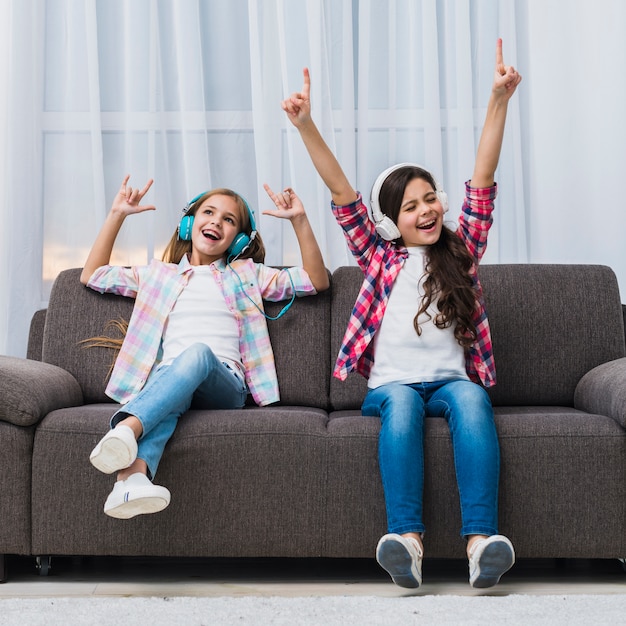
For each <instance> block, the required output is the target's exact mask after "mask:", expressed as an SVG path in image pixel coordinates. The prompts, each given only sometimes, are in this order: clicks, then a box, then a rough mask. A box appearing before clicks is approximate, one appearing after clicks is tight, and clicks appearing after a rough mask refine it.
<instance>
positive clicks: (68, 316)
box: [0, 265, 626, 558]
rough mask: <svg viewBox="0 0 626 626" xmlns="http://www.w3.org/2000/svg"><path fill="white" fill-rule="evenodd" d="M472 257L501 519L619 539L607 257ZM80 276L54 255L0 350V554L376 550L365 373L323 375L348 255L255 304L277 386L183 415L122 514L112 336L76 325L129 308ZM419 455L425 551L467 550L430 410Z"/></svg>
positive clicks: (562, 547) (530, 532)
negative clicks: (486, 354)
mask: <svg viewBox="0 0 626 626" xmlns="http://www.w3.org/2000/svg"><path fill="white" fill-rule="evenodd" d="M480 271H481V280H482V284H483V287H484V291H485V299H486V303H487V308H488V313H489V318H490V322H491V330H492V336H493V344H494V352H495V357H496V368H497V374H498V384H497V386H496V387H495V388H494V389H492V390H490V395H491V398H492V401H493V404H494V411H495V418H496V427H497V430H498V434H499V439H500V448H501V477H500V493H499V503H500V507H499V509H500V531H501V532H503V533H504V534H506V535H507V536H509V537H510V538H511V540H512V542H513V544H514V545H515V548H516V552H517V556H518V558H524V557H532V558H542V557H543V558H550V557H572V558H614V557H619V556H626V338H625V336H624V318H625V316H626V307H623V306H622V305H621V302H620V296H619V291H618V288H617V282H616V279H615V275H614V273H613V272H612V271H611V270H610V269H609V268H605V267H600V266H571V265H569V266H565V265H564V266H559V265H537V266H535V265H499V266H489V265H486V266H483V267H482V268H481V270H480ZM79 275H80V270H79V269H73V270H67V271H65V272H62V273H61V275H60V276H59V277H58V279H57V280H56V282H55V285H54V287H53V290H52V294H51V297H50V304H49V307H48V309H47V311H40V312H37V314H36V315H35V317H34V318H33V322H32V324H31V337H30V341H29V347H28V354H29V357H30V359H31V360H21V359H14V358H12V357H0V390H1V391H2V395H1V399H2V401H3V402H2V404H1V405H0V406H1V408H0V464H1V468H2V471H0V492H1V493H2V498H1V499H0V516H2V517H1V518H2V519H3V522H4V523H3V525H2V529H1V530H0V554H10V553H18V554H33V555H48V554H65V555H127V556H133V555H134V556H162V557H167V556H189V557H192V556H199V557H355V558H364V557H365V558H373V555H374V550H375V547H376V543H377V541H378V539H379V538H380V536H381V535H382V534H384V533H385V532H386V515H385V504H384V497H383V491H382V484H381V480H380V474H379V470H378V458H377V448H378V433H379V430H380V421H379V420H378V418H374V417H368V416H362V415H361V411H360V407H361V402H362V399H363V397H364V395H365V392H366V389H367V387H366V381H365V380H364V379H363V378H361V377H360V376H359V375H357V374H352V375H351V376H350V377H349V378H348V380H347V381H346V382H344V383H342V382H340V381H338V380H336V379H334V378H332V376H331V372H332V367H333V364H334V361H335V358H336V355H337V350H338V348H339V345H340V342H341V338H342V335H343V332H344V330H345V326H346V322H347V320H348V317H349V314H350V311H351V308H352V305H353V303H354V299H355V297H356V294H357V292H358V289H359V286H360V282H361V280H362V277H361V273H360V270H359V269H358V268H356V267H344V268H339V269H338V270H336V271H335V272H334V273H333V275H332V281H331V289H330V290H329V291H327V292H324V293H322V294H319V295H318V296H314V297H310V298H302V299H298V300H296V301H295V303H294V305H293V307H292V308H291V309H290V310H289V312H288V313H287V314H286V315H284V316H283V317H281V318H280V319H279V320H276V321H270V322H268V327H269V332H270V338H271V341H272V346H273V349H274V354H275V359H276V368H277V372H278V379H279V385H280V391H281V402H280V403H279V404H277V405H273V406H268V407H263V408H259V407H256V406H254V405H251V406H250V405H249V406H247V407H246V408H244V409H242V410H230V411H189V412H188V413H186V414H185V415H183V416H182V417H181V419H180V420H179V424H178V427H177V429H176V432H175V433H174V435H173V437H172V438H171V440H170V441H169V443H168V445H167V447H166V449H165V454H164V456H163V459H162V462H161V464H160V466H159V470H158V473H157V476H156V482H157V483H158V484H161V485H164V486H166V487H167V488H168V489H169V490H170V492H171V494H172V501H171V504H170V506H169V507H168V508H167V509H166V510H164V511H163V512H161V513H159V514H156V515H149V516H139V517H137V518H134V519H133V520H128V521H124V522H120V521H119V520H115V519H112V518H109V517H107V516H106V515H104V513H103V511H102V506H103V503H104V500H105V499H106V497H107V495H108V493H109V491H110V490H111V487H112V483H113V481H114V477H113V476H107V475H104V474H101V473H100V472H98V471H97V470H95V469H94V468H93V467H92V466H91V465H90V464H89V461H88V457H89V453H90V451H91V449H92V448H93V447H94V446H95V444H96V443H97V442H98V440H99V439H100V438H101V437H102V435H103V434H104V433H105V432H106V431H107V429H108V427H109V419H110V417H111V415H112V414H113V413H114V412H115V411H116V409H117V408H118V406H119V405H117V404H115V403H113V402H111V401H110V400H109V399H108V398H107V397H106V396H105V395H104V388H105V385H106V379H107V374H108V371H109V368H110V365H111V362H112V358H113V352H112V351H111V350H108V349H104V348H87V349H86V348H84V347H83V346H84V344H81V341H82V340H84V339H88V338H90V337H94V336H98V335H102V334H106V333H107V331H106V324H107V322H109V321H110V320H112V319H117V318H125V319H128V317H129V315H130V311H131V308H132V300H129V299H126V298H122V297H118V296H107V295H104V296H103V295H100V294H96V293H94V292H91V291H90V290H89V289H86V288H85V287H83V286H82V285H81V284H80V282H79V279H78V277H79ZM282 304H284V303H282ZM282 304H281V303H267V309H266V310H267V313H268V314H269V315H276V314H277V313H278V312H279V311H280V309H281V307H282ZM39 358H41V359H42V362H38V361H37V359H39ZM425 470H426V473H425V485H424V504H425V520H424V521H425V524H426V528H427V532H426V539H425V540H426V545H427V550H426V553H427V557H429V558H430V557H443V558H463V556H464V550H465V544H464V540H463V539H462V538H461V537H460V536H459V529H460V526H461V522H460V509H459V499H458V493H457V488H456V481H455V470H454V459H453V454H452V445H451V440H450V433H449V430H448V427H447V424H446V422H445V420H444V419H443V418H432V417H427V418H426V420H425ZM68 474H70V475H72V476H73V477H74V479H73V480H72V481H68V480H67V475H68ZM59 494H63V497H59ZM77 520H80V523H77Z"/></svg>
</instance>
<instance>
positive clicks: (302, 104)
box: [281, 67, 311, 128]
mask: <svg viewBox="0 0 626 626" xmlns="http://www.w3.org/2000/svg"><path fill="white" fill-rule="evenodd" d="M302 73H303V74H304V84H303V85H302V91H297V92H295V93H292V94H291V96H289V98H287V99H286V100H283V101H282V103H281V107H282V109H283V111H285V113H287V117H288V118H289V121H290V122H291V123H292V124H293V125H294V126H295V127H296V128H299V127H300V126H303V125H304V124H305V123H306V122H308V121H310V119H311V77H310V76H309V70H308V68H306V67H305V68H304V70H303V71H302Z"/></svg>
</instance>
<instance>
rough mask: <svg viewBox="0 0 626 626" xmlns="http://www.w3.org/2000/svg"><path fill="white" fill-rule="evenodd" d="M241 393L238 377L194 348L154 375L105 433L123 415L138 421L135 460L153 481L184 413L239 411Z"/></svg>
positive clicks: (242, 386) (202, 348)
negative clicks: (139, 429) (139, 430)
mask: <svg viewBox="0 0 626 626" xmlns="http://www.w3.org/2000/svg"><path fill="white" fill-rule="evenodd" d="M247 393H248V391H247V388H246V384H245V382H244V381H243V380H242V378H241V377H240V375H239V374H238V373H235V372H234V371H233V370H232V369H231V368H230V367H229V366H228V365H226V364H225V363H222V362H221V361H220V360H219V359H218V358H217V357H216V356H215V354H213V351H212V350H211V348H209V346H207V345H206V344H203V343H196V344H193V345H192V346H190V347H189V348H187V349H186V350H185V351H184V352H182V353H181V354H180V355H178V356H177V357H176V358H175V359H174V361H172V363H171V364H170V365H161V366H160V367H158V368H157V369H156V370H154V371H153V372H152V373H151V374H150V376H149V377H148V380H147V382H146V384H145V385H144V387H143V389H142V390H141V391H140V392H139V393H138V394H137V395H136V396H135V397H134V398H133V399H132V400H130V402H128V403H127V404H125V405H124V406H123V407H122V408H121V409H119V410H118V411H117V412H116V413H115V414H114V415H113V417H112V418H111V428H113V427H114V426H115V425H116V424H118V423H119V422H121V421H122V420H124V419H126V418H127V417H128V416H129V415H134V416H135V417H136V418H137V419H138V420H139V421H140V422H141V425H142V427H143V432H142V434H141V437H140V438H139V440H138V442H137V446H138V452H137V458H139V459H143V460H144V461H145V462H146V463H147V465H148V472H149V474H148V475H149V477H150V478H154V476H155V474H156V471H157V467H158V465H159V461H160V460H161V456H162V455H163V450H164V449H165V444H166V443H167V442H168V441H169V439H170V437H171V436H172V434H173V433H174V430H175V429H176V425H177V424H178V418H179V417H180V416H181V415H182V414H183V413H184V412H185V411H187V409H189V408H192V407H193V408H198V409H236V408H241V407H243V406H244V404H245V402H246V396H247Z"/></svg>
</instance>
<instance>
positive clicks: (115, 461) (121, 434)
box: [89, 426, 137, 474]
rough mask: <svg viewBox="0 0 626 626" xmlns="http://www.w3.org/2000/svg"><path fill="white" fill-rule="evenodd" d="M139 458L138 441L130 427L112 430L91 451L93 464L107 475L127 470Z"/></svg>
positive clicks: (90, 456) (118, 427) (119, 427)
mask: <svg viewBox="0 0 626 626" xmlns="http://www.w3.org/2000/svg"><path fill="white" fill-rule="evenodd" d="M136 458H137V440H136V439H135V433H134V432H133V429H132V428H130V427H129V426H116V427H115V428H112V429H111V430H110V431H109V432H108V433H107V434H106V435H105V436H104V437H102V439H100V441H99V442H98V445H97V446H96V447H95V448H94V449H93V450H92V451H91V454H90V455H89V460H90V461H91V464H92V465H93V466H94V467H95V468H96V469H98V470H100V471H101V472H104V473H105V474H112V473H113V472H118V471H119V470H122V469H126V468H127V467H129V466H130V465H131V464H132V463H133V461H134V460H135V459H136Z"/></svg>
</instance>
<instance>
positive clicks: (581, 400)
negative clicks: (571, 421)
mask: <svg viewBox="0 0 626 626" xmlns="http://www.w3.org/2000/svg"><path fill="white" fill-rule="evenodd" d="M574 407H575V408H577V409H580V410H581V411H586V412H587V413H597V414H599V415H606V416H607V417H611V418H613V419H614V420H615V421H616V422H617V423H618V424H621V425H622V427H623V428H625V429H626V357H624V358H621V359H616V360H615V361H609V362H608V363H603V364H602V365H598V366H597V367H594V368H593V369H592V370H591V371H589V372H587V373H586V374H585V375H584V376H583V377H582V378H581V379H580V381H579V382H578V385H576V391H575V392H574Z"/></svg>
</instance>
